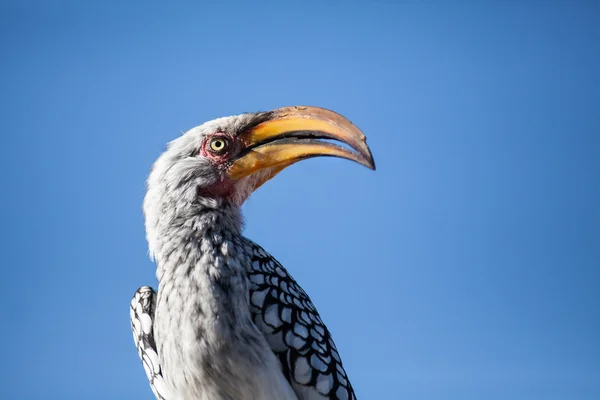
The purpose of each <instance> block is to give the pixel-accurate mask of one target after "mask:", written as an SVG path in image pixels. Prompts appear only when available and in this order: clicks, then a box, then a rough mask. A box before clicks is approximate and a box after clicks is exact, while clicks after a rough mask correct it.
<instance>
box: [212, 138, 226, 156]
mask: <svg viewBox="0 0 600 400" xmlns="http://www.w3.org/2000/svg"><path fill="white" fill-rule="evenodd" d="M208 146H209V148H210V152H211V153H213V154H222V153H224V152H225V151H227V149H228V148H229V141H228V140H227V139H226V138H224V137H216V138H213V139H211V140H210V142H209V144H208Z"/></svg>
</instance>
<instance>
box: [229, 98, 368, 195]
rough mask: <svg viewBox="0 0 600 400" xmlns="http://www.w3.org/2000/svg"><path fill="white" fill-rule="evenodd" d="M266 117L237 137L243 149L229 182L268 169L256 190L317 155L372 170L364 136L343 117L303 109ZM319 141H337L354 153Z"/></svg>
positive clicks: (282, 109)
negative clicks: (342, 160)
mask: <svg viewBox="0 0 600 400" xmlns="http://www.w3.org/2000/svg"><path fill="white" fill-rule="evenodd" d="M269 114H270V117H269V118H268V119H267V120H266V121H265V122H262V123H260V124H258V125H256V126H254V127H253V128H251V129H249V130H247V131H245V132H243V133H242V134H241V135H240V140H241V141H242V143H243V144H244V150H243V151H242V152H241V153H240V155H239V156H238V158H237V159H236V160H235V161H234V162H233V164H232V165H231V167H230V168H229V170H228V174H229V176H230V177H231V178H232V179H234V180H238V179H241V178H244V177H246V176H249V175H251V174H253V173H255V172H257V171H259V170H264V169H267V168H270V170H269V174H266V175H265V176H264V177H263V179H261V182H257V186H256V188H257V187H258V186H260V185H262V184H263V183H264V182H266V181H267V180H269V179H271V178H272V177H274V176H275V175H277V174H278V173H279V172H281V171H282V170H283V169H284V168H286V167H288V166H290V165H292V164H294V163H296V162H298V161H300V160H304V159H306V158H311V157H319V156H332V157H340V158H346V159H348V160H352V161H356V162H357V163H359V164H362V165H364V166H365V167H368V168H371V169H375V163H374V161H373V156H372V155H371V151H370V149H369V147H368V146H367V143H366V138H365V135H363V133H362V132H361V131H360V129H358V128H357V127H356V125H354V124H353V123H352V122H350V121H349V120H348V119H346V118H345V117H343V116H342V115H340V114H338V113H336V112H334V111H330V110H326V109H324V108H319V107H304V106H297V107H284V108H278V109H276V110H273V111H271V112H270V113H269ZM321 139H329V140H337V141H339V142H342V143H345V144H346V145H348V146H349V147H350V148H351V149H352V150H353V151H352V150H350V149H347V148H345V147H342V146H339V145H337V144H333V143H330V142H326V141H323V140H321Z"/></svg>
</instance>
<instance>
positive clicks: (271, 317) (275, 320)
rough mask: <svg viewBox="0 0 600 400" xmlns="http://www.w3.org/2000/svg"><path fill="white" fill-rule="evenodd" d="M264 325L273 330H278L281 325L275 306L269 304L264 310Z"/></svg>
mask: <svg viewBox="0 0 600 400" xmlns="http://www.w3.org/2000/svg"><path fill="white" fill-rule="evenodd" d="M265 323H267V324H268V325H271V326H272V327H274V328H279V327H280V326H281V325H282V324H283V323H282V322H281V320H280V319H279V312H278V310H277V305H276V304H271V305H270V306H268V307H267V309H266V310H265Z"/></svg>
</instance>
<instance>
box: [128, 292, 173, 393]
mask: <svg viewBox="0 0 600 400" xmlns="http://www.w3.org/2000/svg"><path fill="white" fill-rule="evenodd" d="M155 304H156V292H155V291H154V290H153V289H152V288H151V287H149V286H142V287H141V288H139V289H138V290H137V291H136V292H135V294H134V295H133V299H131V305H130V308H129V314H130V319H131V331H132V332H133V341H134V342H135V347H136V348H137V351H138V355H139V356H140V360H142V365H143V366H144V371H146V377H148V381H149V382H150V387H151V388H152V392H153V393H154V396H156V399H157V400H167V399H169V398H170V397H171V396H169V395H168V393H167V388H166V386H165V383H164V379H163V375H162V370H161V367H160V362H159V359H158V353H157V351H156V343H155V342H154V329H153V326H154V309H155Z"/></svg>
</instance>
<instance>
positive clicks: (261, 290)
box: [248, 240, 356, 400]
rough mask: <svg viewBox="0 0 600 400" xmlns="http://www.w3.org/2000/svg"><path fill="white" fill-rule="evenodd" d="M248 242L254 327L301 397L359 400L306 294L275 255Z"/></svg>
mask: <svg viewBox="0 0 600 400" xmlns="http://www.w3.org/2000/svg"><path fill="white" fill-rule="evenodd" d="M248 244H249V245H250V246H251V248H252V266H251V268H250V271H248V276H249V279H250V282H251V283H252V285H251V290H250V303H251V312H252V315H253V319H254V323H255V324H256V325H257V326H258V328H259V329H260V330H261V331H262V332H263V333H264V334H265V337H266V338H267V341H268V342H269V345H270V346H271V348H272V349H273V351H274V352H275V353H276V354H277V355H278V356H279V359H280V361H281V364H282V367H283V369H284V372H285V373H286V375H287V378H288V380H289V381H290V383H291V384H292V387H293V388H294V391H295V392H296V394H297V395H298V398H299V399H300V400H321V399H323V400H325V399H329V400H356V395H355V394H354V390H353V389H352V385H351V384H350V381H349V380H348V377H347V375H346V371H345V370H344V368H343V366H342V361H341V359H340V356H339V354H338V351H337V349H336V347H335V344H334V342H333V340H332V339H331V335H330V333H329V331H328V330H327V327H326V326H325V324H324V323H323V321H322V320H321V318H320V317H319V313H318V312H317V310H316V309H315V307H314V305H313V304H312V302H311V300H310V298H309V297H308V295H307V294H306V292H304V290H302V288H301V287H300V286H299V285H298V284H297V283H296V281H295V280H294V279H293V278H292V277H291V276H290V275H289V274H288V273H287V271H286V270H285V268H284V267H283V266H282V265H281V264H280V263H279V262H278V261H277V260H275V259H274V258H273V257H272V256H271V255H269V254H267V253H266V252H265V251H264V250H263V249H262V248H261V247H260V246H258V245H257V244H255V243H253V242H251V241H249V240H248Z"/></svg>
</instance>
